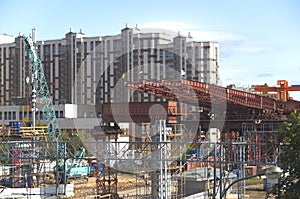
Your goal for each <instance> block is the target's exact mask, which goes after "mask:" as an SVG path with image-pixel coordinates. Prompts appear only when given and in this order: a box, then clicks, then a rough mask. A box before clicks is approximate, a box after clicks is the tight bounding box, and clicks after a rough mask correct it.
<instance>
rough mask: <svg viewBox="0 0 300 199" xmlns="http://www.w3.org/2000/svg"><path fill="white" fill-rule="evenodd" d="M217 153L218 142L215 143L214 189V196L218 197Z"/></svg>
mask: <svg viewBox="0 0 300 199" xmlns="http://www.w3.org/2000/svg"><path fill="white" fill-rule="evenodd" d="M216 158H217V154H216V143H214V189H213V198H214V199H215V198H216V186H217V176H216V175H217V165H216V164H217V160H216Z"/></svg>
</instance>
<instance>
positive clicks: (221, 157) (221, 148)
mask: <svg viewBox="0 0 300 199" xmlns="http://www.w3.org/2000/svg"><path fill="white" fill-rule="evenodd" d="M222 146H223V145H222V144H221V145H220V183H219V190H220V199H222V186H223V185H222V180H223V178H222V175H223V174H222V163H223V156H222V155H223V153H222V152H223V147H222Z"/></svg>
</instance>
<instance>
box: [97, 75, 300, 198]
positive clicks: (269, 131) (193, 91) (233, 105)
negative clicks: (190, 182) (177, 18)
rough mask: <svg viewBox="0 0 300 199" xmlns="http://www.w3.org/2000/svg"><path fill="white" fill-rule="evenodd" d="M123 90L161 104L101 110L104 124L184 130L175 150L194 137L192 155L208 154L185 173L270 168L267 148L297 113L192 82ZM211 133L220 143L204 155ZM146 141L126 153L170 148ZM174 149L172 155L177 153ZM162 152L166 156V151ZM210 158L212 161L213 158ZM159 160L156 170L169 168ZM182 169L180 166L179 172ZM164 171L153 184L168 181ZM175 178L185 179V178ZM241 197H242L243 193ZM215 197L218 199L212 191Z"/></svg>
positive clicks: (294, 107)
mask: <svg viewBox="0 0 300 199" xmlns="http://www.w3.org/2000/svg"><path fill="white" fill-rule="evenodd" d="M125 86H126V87H127V88H129V89H132V90H134V91H136V92H140V93H146V94H149V95H154V96H156V97H159V98H162V99H161V100H160V102H118V103H116V102H114V103H106V104H103V107H102V121H103V122H104V123H111V122H117V123H118V122H131V123H135V124H138V126H140V127H139V128H142V129H144V130H145V132H148V131H149V129H148V130H147V128H146V126H145V124H146V123H152V122H153V121H155V120H156V121H157V120H161V119H164V120H165V121H166V122H167V123H168V124H174V126H175V125H176V124H179V125H183V126H184V128H185V130H184V131H180V133H178V134H176V137H177V138H176V139H177V141H176V142H177V144H178V146H183V145H184V143H183V142H184V141H183V139H184V134H189V135H194V137H193V138H192V140H191V141H192V142H193V143H195V144H194V149H195V150H198V151H201V152H200V153H207V156H205V157H204V156H202V157H197V159H196V160H186V161H187V162H186V163H184V164H187V166H186V168H189V169H191V168H193V167H197V165H198V166H199V165H200V167H208V165H210V166H214V168H216V167H218V166H217V165H219V167H220V169H221V165H222V167H224V166H225V167H228V166H229V167H231V168H237V169H239V170H240V171H242V173H243V175H245V171H244V170H245V165H248V166H259V165H266V164H273V163H274V162H276V161H277V160H276V158H277V151H276V149H275V148H273V146H272V145H270V143H272V142H274V141H275V140H276V132H277V131H278V130H280V129H281V124H282V122H284V121H286V119H287V117H288V115H289V114H290V113H291V112H299V111H300V102H298V101H295V100H289V101H286V102H284V101H279V100H274V99H271V98H267V97H264V96H260V95H257V94H253V93H247V92H243V91H239V90H235V89H232V88H225V87H220V86H216V85H210V84H205V83H201V82H196V81H191V80H181V81H168V80H162V81H149V80H144V81H142V82H126V83H125ZM164 128H165V127H163V129H164ZM214 128H215V129H220V132H221V139H220V140H219V141H217V143H216V142H215V144H217V148H216V147H215V148H214V149H213V148H212V149H211V150H208V149H210V148H211V147H213V146H214V144H213V143H210V141H207V137H205V132H208V131H209V130H210V129H214ZM103 129H104V128H103ZM150 131H151V130H150ZM191 132H192V133H191ZM119 133H120V132H119ZM135 133H136V132H134V133H133V132H130V133H129V135H130V136H132V137H134V136H135ZM106 134H109V135H107V136H114V133H113V132H110V131H107V132H106ZM146 134H147V133H146ZM146 134H145V135H146ZM139 136H140V135H138V136H137V137H139ZM147 136H148V138H146V139H145V140H144V139H143V138H141V137H139V138H140V139H136V138H131V140H130V141H129V143H128V144H129V146H130V147H128V150H131V151H132V149H133V148H134V149H135V150H136V151H142V154H146V153H147V152H148V151H149V149H151V148H155V146H156V148H157V146H159V147H158V148H157V149H164V147H165V145H164V143H167V142H169V141H167V142H166V141H165V140H158V141H157V140H155V136H154V135H151V136H152V137H150V136H149V135H148V134H147ZM114 137H117V136H114ZM151 139H152V140H151ZM170 139H174V138H170ZM116 143H117V142H116ZM205 143H206V144H205ZM189 144H190V143H189ZM152 145H153V146H152ZM206 146H209V147H206ZM205 148H206V149H205ZM174 149H175V148H174ZM174 149H172V151H175V150H174ZM179 149H180V151H181V152H184V151H182V150H184V148H179ZM176 150H177V149H176ZM160 151H166V149H164V150H160ZM203 151H204V152H203ZM214 153H215V155H213V154H214ZM158 159H159V160H161V162H159V167H162V165H163V163H164V162H171V161H170V160H169V159H167V156H165V155H164V156H159V157H158ZM189 161H190V162H189ZM179 162H180V163H183V162H181V161H179ZM205 165H206V166H205ZM177 167H178V165H177ZM181 167H182V165H181V166H179V167H178V168H181ZM162 168H163V169H160V170H158V171H157V172H158V173H157V174H156V176H152V177H151V178H153V179H162V178H161V177H162V176H164V179H167V178H168V175H169V174H163V172H165V171H166V170H168V171H169V170H172V168H171V167H170V165H169V166H163V167H162ZM179 170H181V169H179ZM171 173H172V172H171ZM175 173H176V172H175ZM179 173H180V174H181V175H183V172H179ZM108 176H110V179H117V177H116V174H111V173H109V174H108ZM99 182H104V180H102V179H99ZM168 183H169V181H168V180H167V181H166V182H165V183H162V184H164V185H165V186H164V187H168V186H169V185H168ZM214 184H216V182H214ZM220 186H221V185H220ZM103 187H105V183H102V184H101V183H99V185H98V189H99V190H102V189H103ZM155 187H156V186H155V184H151V190H152V194H163V192H164V191H165V188H164V187H163V188H159V189H157V191H154V189H155ZM239 187H243V185H239ZM239 192H240V193H241V192H242V190H239ZM137 193H138V188H137ZM214 194H216V193H215V190H214Z"/></svg>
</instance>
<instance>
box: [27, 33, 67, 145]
mask: <svg viewBox="0 0 300 199" xmlns="http://www.w3.org/2000/svg"><path fill="white" fill-rule="evenodd" d="M23 38H24V41H25V43H26V51H27V54H28V58H29V60H30V65H29V67H30V73H31V78H32V82H33V83H34V84H35V85H36V87H35V89H36V90H33V92H36V96H35V97H36V103H37V105H38V107H39V108H41V109H42V115H43V120H45V121H46V122H47V124H48V125H49V126H48V138H49V141H51V142H55V141H62V136H61V131H60V128H59V126H58V123H57V120H56V115H55V110H54V107H53V102H52V97H51V95H50V92H49V89H48V85H47V81H46V78H45V74H44V69H43V66H42V63H41V60H40V58H39V56H38V55H37V52H36V48H35V46H34V43H33V41H32V39H31V38H30V37H27V36H25V35H23ZM33 103H35V102H34V101H33Z"/></svg>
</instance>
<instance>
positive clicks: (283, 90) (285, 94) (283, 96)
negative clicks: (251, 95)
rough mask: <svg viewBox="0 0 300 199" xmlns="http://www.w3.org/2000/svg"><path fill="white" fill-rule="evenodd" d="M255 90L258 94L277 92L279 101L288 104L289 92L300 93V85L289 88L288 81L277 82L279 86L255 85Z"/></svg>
mask: <svg viewBox="0 0 300 199" xmlns="http://www.w3.org/2000/svg"><path fill="white" fill-rule="evenodd" d="M254 89H255V91H256V92H263V93H267V92H276V93H277V95H276V98H277V100H281V101H284V102H287V101H288V100H289V91H300V85H291V86H288V81H287V80H277V86H268V85H267V84H265V85H255V86H254Z"/></svg>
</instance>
